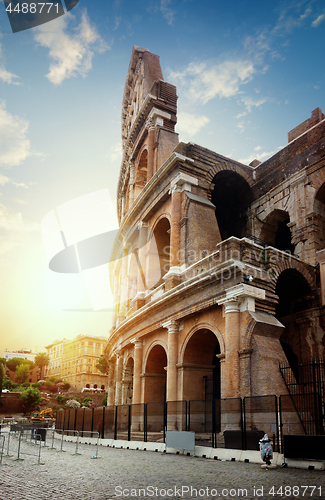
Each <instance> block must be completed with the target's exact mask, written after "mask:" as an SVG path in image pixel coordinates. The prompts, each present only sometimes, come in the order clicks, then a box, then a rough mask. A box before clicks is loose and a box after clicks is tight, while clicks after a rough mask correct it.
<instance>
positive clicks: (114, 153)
mask: <svg viewBox="0 0 325 500" xmlns="http://www.w3.org/2000/svg"><path fill="white" fill-rule="evenodd" d="M121 158H122V143H121V142H118V143H117V144H115V146H112V147H111V154H110V159H111V161H116V160H119V159H121Z"/></svg>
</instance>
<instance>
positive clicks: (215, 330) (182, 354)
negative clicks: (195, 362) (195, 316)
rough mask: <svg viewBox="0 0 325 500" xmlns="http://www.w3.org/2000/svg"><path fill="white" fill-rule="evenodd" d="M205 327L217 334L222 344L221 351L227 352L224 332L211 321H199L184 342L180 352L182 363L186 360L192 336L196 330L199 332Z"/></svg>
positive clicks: (222, 352)
mask: <svg viewBox="0 0 325 500" xmlns="http://www.w3.org/2000/svg"><path fill="white" fill-rule="evenodd" d="M203 329H207V330H211V331H212V332H213V333H214V334H215V336H216V337H217V340H218V342H219V345H220V353H221V354H224V353H225V343H224V339H223V336H222V333H221V332H220V331H219V330H218V328H217V327H216V326H215V325H212V324H211V323H199V324H198V325H195V326H193V327H192V328H191V329H190V330H189V332H188V333H187V335H186V337H185V339H184V341H183V343H182V346H181V348H180V352H179V361H180V363H183V361H184V352H185V349H186V346H187V344H188V342H189V340H190V338H191V337H192V335H193V334H194V333H195V332H197V331H198V330H203Z"/></svg>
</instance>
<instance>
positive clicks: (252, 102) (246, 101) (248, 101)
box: [236, 96, 268, 118]
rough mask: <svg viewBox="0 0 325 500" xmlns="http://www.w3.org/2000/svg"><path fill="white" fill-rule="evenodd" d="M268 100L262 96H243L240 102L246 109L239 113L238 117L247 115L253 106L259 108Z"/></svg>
mask: <svg viewBox="0 0 325 500" xmlns="http://www.w3.org/2000/svg"><path fill="white" fill-rule="evenodd" d="M267 101H268V98H267V97H261V98H260V99H253V98H252V97H249V96H243V97H241V98H240V102H242V104H243V105H244V106H245V108H246V111H244V112H243V113H240V114H238V115H237V117H236V118H241V117H242V116H246V115H247V114H248V113H250V112H251V111H252V108H259V107H261V106H262V104H265V103H266V102H267Z"/></svg>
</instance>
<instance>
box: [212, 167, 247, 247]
mask: <svg viewBox="0 0 325 500" xmlns="http://www.w3.org/2000/svg"><path fill="white" fill-rule="evenodd" d="M212 182H213V184H214V185H215V187H214V190H213V192H212V197H211V201H212V203H213V204H214V205H215V207H216V210H215V214H216V218H217V222H218V226H219V231H220V235H221V238H222V239H223V240H225V239H227V238H230V236H236V237H237V238H242V237H244V236H245V235H246V223H247V215H246V212H247V209H248V207H249V205H250V204H251V203H252V201H253V195H252V191H251V188H250V186H249V184H248V183H247V181H246V180H245V179H244V178H243V177H241V175H239V174H237V173H236V172H229V171H223V172H219V173H218V174H216V175H215V177H214V179H213V181H212Z"/></svg>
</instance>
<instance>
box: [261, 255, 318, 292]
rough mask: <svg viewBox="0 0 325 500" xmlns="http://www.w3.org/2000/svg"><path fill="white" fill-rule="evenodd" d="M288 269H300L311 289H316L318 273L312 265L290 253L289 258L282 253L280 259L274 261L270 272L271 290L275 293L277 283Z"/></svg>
mask: <svg viewBox="0 0 325 500" xmlns="http://www.w3.org/2000/svg"><path fill="white" fill-rule="evenodd" d="M287 269H295V270H296V271H298V272H299V273H300V274H301V275H302V276H303V277H304V278H305V279H306V281H307V283H308V284H309V286H310V288H311V290H313V291H314V290H315V289H316V275H315V273H314V272H313V270H312V269H311V266H308V264H304V263H303V262H300V261H298V260H296V259H295V258H294V257H292V256H290V255H288V257H287V258H286V257H285V256H284V255H282V258H281V256H280V257H279V259H278V261H277V262H275V263H273V265H272V269H271V271H272V273H269V276H270V278H271V291H272V292H273V293H276V290H275V289H276V284H277V281H278V278H279V276H280V274H281V273H283V271H285V270H287Z"/></svg>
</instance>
